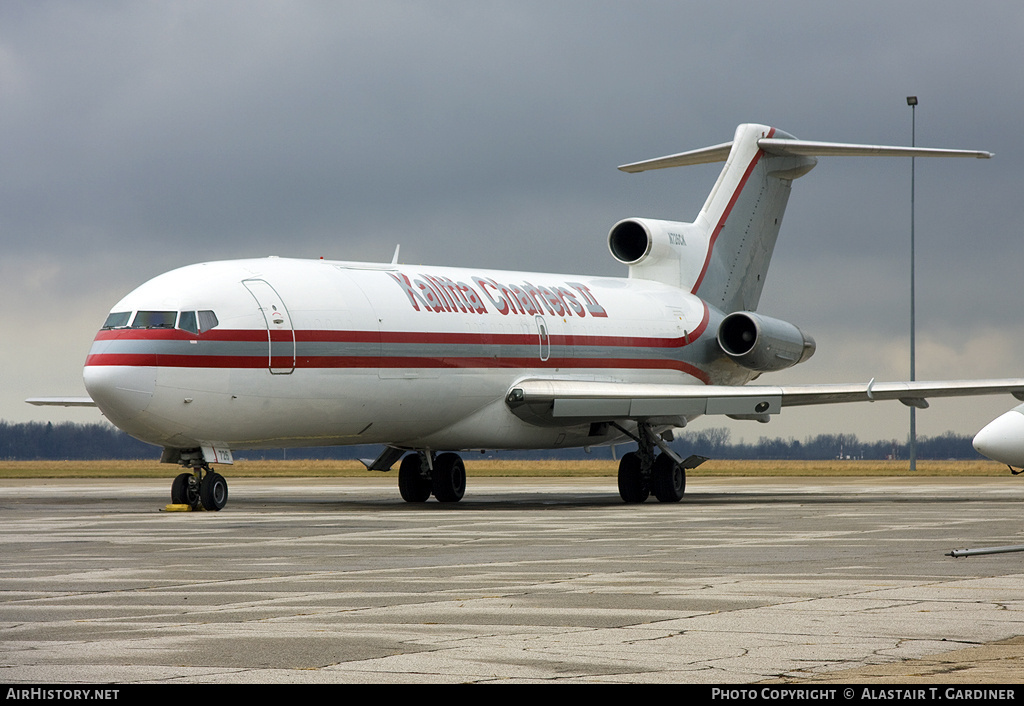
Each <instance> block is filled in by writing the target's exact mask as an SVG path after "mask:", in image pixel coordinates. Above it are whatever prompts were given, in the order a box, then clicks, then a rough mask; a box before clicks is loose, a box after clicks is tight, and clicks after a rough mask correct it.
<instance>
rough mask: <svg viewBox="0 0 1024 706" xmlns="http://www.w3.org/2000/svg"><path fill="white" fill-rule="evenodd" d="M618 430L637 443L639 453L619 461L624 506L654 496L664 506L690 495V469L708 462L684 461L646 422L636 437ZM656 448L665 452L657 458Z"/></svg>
mask: <svg viewBox="0 0 1024 706" xmlns="http://www.w3.org/2000/svg"><path fill="white" fill-rule="evenodd" d="M615 426H617V427H618V425H615ZM618 428H619V430H620V431H622V432H624V433H626V434H628V435H629V436H630V437H632V438H633V439H634V440H635V441H636V442H637V450H636V451H633V452H630V453H628V454H626V455H625V456H623V457H622V460H621V461H619V496H620V497H621V498H622V500H623V502H627V503H642V502H643V501H645V500H647V498H648V496H649V495H650V494H651V493H652V492H653V493H654V497H656V498H657V499H658V500H659V501H660V502H663V503H677V502H679V501H680V500H682V499H683V494H684V493H685V492H686V469H687V468H696V467H697V466H699V465H700V464H701V463H703V462H704V461H705V460H707V459H705V458H704V457H702V456H690V457H689V458H687V459H686V460H682V459H680V458H679V457H678V456H676V454H675V453H673V452H672V451H671V449H669V448H668V445H667V444H665V442H664V440H663V439H662V438H661V437H660V436H658V435H657V434H655V433H654V431H653V430H652V429H651V426H650V424H647V423H645V422H640V423H639V424H637V433H636V435H633V434H630V433H629V432H628V431H626V430H625V429H623V428H622V427H618ZM655 446H658V447H660V448H661V453H659V454H658V455H657V456H655V453H654V447H655Z"/></svg>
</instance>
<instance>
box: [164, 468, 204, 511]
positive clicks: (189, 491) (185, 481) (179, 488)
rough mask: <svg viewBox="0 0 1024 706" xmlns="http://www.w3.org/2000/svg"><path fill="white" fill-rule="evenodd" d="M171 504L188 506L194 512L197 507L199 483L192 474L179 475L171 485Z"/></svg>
mask: <svg viewBox="0 0 1024 706" xmlns="http://www.w3.org/2000/svg"><path fill="white" fill-rule="evenodd" d="M171 503H173V504H174V505H189V506H191V507H192V509H193V510H195V509H196V508H197V507H199V503H200V500H199V483H197V482H196V477H195V475H194V474H192V473H181V474H179V475H178V477H177V478H175V479H174V482H173V483H171Z"/></svg>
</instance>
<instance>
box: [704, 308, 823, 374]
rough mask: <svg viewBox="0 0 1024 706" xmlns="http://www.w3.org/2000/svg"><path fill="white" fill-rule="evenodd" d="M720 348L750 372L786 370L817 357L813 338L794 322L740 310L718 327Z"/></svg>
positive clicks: (727, 317) (726, 318) (730, 315)
mask: <svg viewBox="0 0 1024 706" xmlns="http://www.w3.org/2000/svg"><path fill="white" fill-rule="evenodd" d="M718 345H719V346H720V347H721V349H722V350H723V351H725V353H726V355H728V356H729V357H730V358H732V360H733V362H735V363H736V364H737V365H741V366H743V367H744V368H747V369H748V370H756V371H758V372H770V371H773V370H784V369H785V368H790V367H792V366H794V365H796V364H797V363H802V362H804V361H805V360H807V359H808V358H810V357H811V356H812V355H814V348H815V346H814V339H813V338H811V337H810V336H808V335H807V334H805V333H804V332H803V331H801V330H800V329H798V328H797V327H796V326H794V325H793V324H791V323H788V322H786V321H781V320H779V319H772V318H770V317H768V316H762V315H760V314H755V313H754V312H752V311H737V312H734V313H732V314H729V315H728V316H726V317H725V318H724V319H723V320H722V323H721V324H720V325H719V327H718Z"/></svg>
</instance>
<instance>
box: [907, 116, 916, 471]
mask: <svg viewBox="0 0 1024 706" xmlns="http://www.w3.org/2000/svg"><path fill="white" fill-rule="evenodd" d="M907 105H909V106H910V146H911V147H917V96H907ZM914 304H915V302H914V158H913V157H911V158H910V381H911V382H914V380H915V379H916V370H915V364H914V328H915V322H914ZM910 470H912V471H916V470H917V408H916V407H911V408H910Z"/></svg>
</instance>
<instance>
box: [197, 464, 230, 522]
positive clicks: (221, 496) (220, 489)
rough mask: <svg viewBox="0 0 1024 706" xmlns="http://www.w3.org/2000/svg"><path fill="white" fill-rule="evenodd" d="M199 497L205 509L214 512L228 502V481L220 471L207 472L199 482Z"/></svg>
mask: <svg viewBox="0 0 1024 706" xmlns="http://www.w3.org/2000/svg"><path fill="white" fill-rule="evenodd" d="M199 499H200V500H202V502H203V508H204V509H206V510H212V511H214V512H216V511H217V510H221V509H223V507H224V506H225V505H227V504H228V482H227V481H226V480H224V476H222V475H221V474H220V473H213V472H210V473H207V474H206V477H205V478H203V482H202V483H200V484H199Z"/></svg>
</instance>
